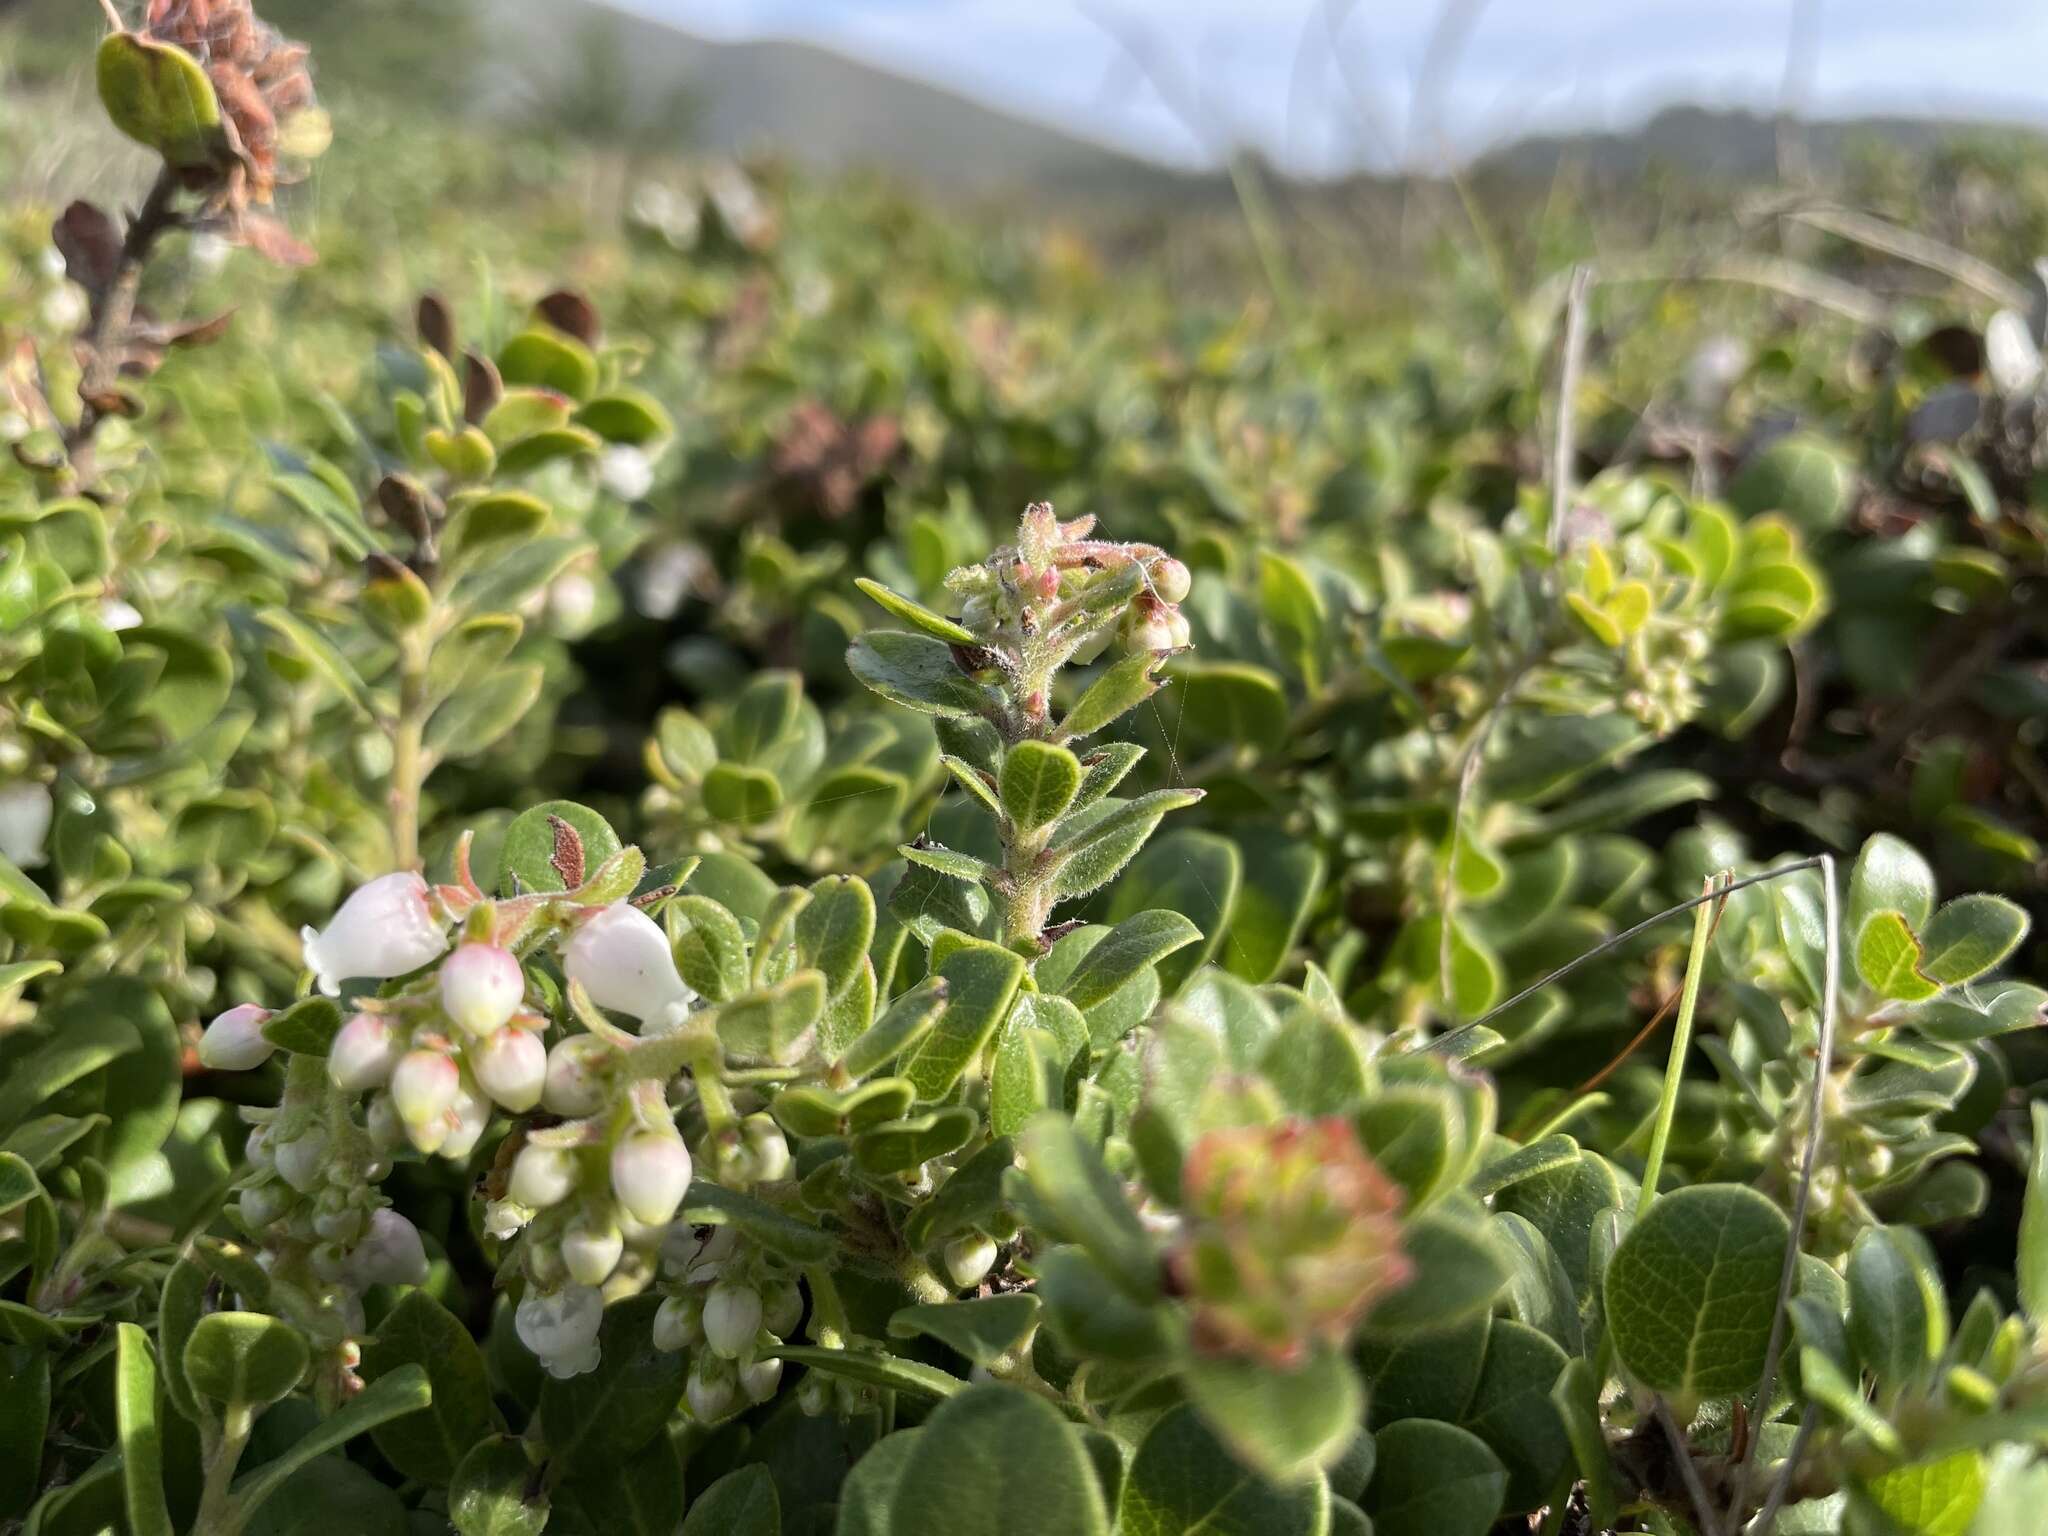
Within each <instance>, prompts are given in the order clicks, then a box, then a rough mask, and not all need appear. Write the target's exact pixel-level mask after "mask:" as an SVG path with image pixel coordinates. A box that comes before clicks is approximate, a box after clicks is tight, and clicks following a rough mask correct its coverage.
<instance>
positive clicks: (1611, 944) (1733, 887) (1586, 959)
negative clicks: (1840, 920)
mask: <svg viewBox="0 0 2048 1536" xmlns="http://www.w3.org/2000/svg"><path fill="white" fill-rule="evenodd" d="M1823 862H1827V855H1826V854H1821V855H1818V856H1816V857H1814V858H1810V859H1797V860H1795V861H1793V862H1792V863H1790V864H1780V865H1778V866H1777V867H1776V868H1774V869H1767V870H1764V871H1763V872H1761V873H1760V874H1754V875H1744V876H1742V878H1741V879H1739V880H1730V881H1728V882H1726V883H1725V884H1724V885H1722V886H1720V887H1719V888H1718V889H1717V890H1712V891H1708V892H1707V893H1706V894H1704V895H1701V896H1691V897H1688V898H1687V899H1686V900H1684V901H1681V902H1679V903H1678V904H1677V905H1676V906H1670V907H1666V908H1665V909H1664V910H1663V911H1662V912H1657V913H1653V914H1652V915H1651V916H1649V917H1646V918H1644V919H1643V920H1642V921H1641V922H1640V923H1637V924H1636V925H1635V926H1634V927H1632V928H1624V929H1623V930H1622V931H1621V932H1620V933H1617V934H1616V935H1614V937H1613V938H1611V939H1602V940H1601V941H1600V942H1599V943H1598V944H1595V945H1594V946H1593V947H1592V948H1591V949H1589V950H1587V951H1586V952H1585V953H1584V954H1582V955H1576V956H1574V957H1573V958H1572V959H1570V960H1567V961H1565V963H1564V964H1563V965H1560V966H1559V967H1558V968H1557V969H1556V970H1554V971H1552V972H1550V974H1549V975H1547V976H1544V977H1542V978H1541V979H1539V980H1537V981H1532V982H1530V983H1529V985H1528V986H1526V987H1524V988H1522V990H1521V991H1519V992H1517V993H1516V994H1515V995H1514V996H1513V997H1511V998H1509V999H1508V1000H1507V1001H1506V1002H1504V1003H1495V1004H1494V1005H1493V1006H1492V1007H1491V1008H1489V1009H1487V1010H1486V1012H1484V1013H1482V1014H1481V1015H1479V1017H1478V1018H1476V1019H1474V1020H1473V1021H1472V1022H1471V1023H1470V1024H1461V1025H1459V1026H1458V1028H1456V1029H1453V1030H1450V1031H1448V1032H1447V1033H1445V1034H1441V1035H1438V1036H1436V1037H1435V1038H1434V1039H1432V1040H1430V1041H1429V1042H1428V1044H1426V1045H1422V1046H1417V1047H1416V1049H1417V1050H1441V1049H1442V1048H1443V1047H1444V1046H1446V1045H1448V1044H1449V1043H1450V1042H1451V1041H1453V1040H1456V1039H1457V1038H1458V1037H1459V1036H1460V1035H1469V1034H1470V1033H1471V1032H1472V1031H1473V1030H1475V1029H1481V1028H1484V1027H1485V1026H1486V1025H1488V1024H1491V1023H1492V1022H1493V1021H1494V1020H1495V1019H1497V1018H1499V1017H1500V1016H1501V1015H1502V1014H1504V1013H1507V1012H1508V1011H1509V1010H1511V1009H1513V1008H1514V1007H1516V1006H1517V1005H1518V1004H1521V1003H1526V1002H1527V1001H1528V1000H1529V999H1530V998H1532V997H1534V996H1535V995H1536V994H1537V993H1538V992H1541V991H1542V990H1543V989H1544V988H1545V987H1547V986H1550V985H1552V984H1553V983H1556V982H1560V981H1563V980H1564V979H1565V977H1567V976H1569V975H1571V974H1572V973H1573V972H1574V971H1576V970H1578V969H1579V968H1580V967H1581V966H1585V965H1590V964H1592V963H1593V962H1594V961H1595V960H1598V959H1599V958H1600V957H1601V956H1602V955H1605V954H1609V953H1611V952H1612V951H1614V950H1616V949H1619V948H1620V947H1621V946H1622V945H1624V944H1626V943H1627V942H1628V941H1629V940H1630V939H1633V938H1636V937H1638V936H1640V935H1642V934H1645V933H1648V932H1649V931H1650V930H1651V929H1652V928H1654V927H1656V926H1657V925H1658V924H1659V923H1661V922H1663V921H1665V920H1666V919H1667V918H1673V917H1677V916H1678V915H1679V914H1681V913H1684V912H1690V911H1692V909H1693V908H1694V907H1699V906H1704V905H1705V904H1706V903H1708V902H1710V901H1716V900H1719V899H1720V898H1722V897H1726V896H1732V895H1733V894H1734V893H1735V892H1737V891H1740V890H1746V889H1747V888H1748V887H1750V886H1752V885H1762V884H1763V883H1764V882H1765V881H1767V880H1779V879H1783V878H1784V877H1785V876H1786V875H1796V874H1798V873H1799V871H1801V870H1802V869H1819V868H1820V867H1821V865H1822V863H1823Z"/></svg>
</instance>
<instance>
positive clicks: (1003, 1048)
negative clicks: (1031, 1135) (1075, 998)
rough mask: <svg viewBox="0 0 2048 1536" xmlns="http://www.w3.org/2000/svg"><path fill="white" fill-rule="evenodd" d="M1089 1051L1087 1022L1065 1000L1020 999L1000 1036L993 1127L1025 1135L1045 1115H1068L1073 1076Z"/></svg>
mask: <svg viewBox="0 0 2048 1536" xmlns="http://www.w3.org/2000/svg"><path fill="white" fill-rule="evenodd" d="M1087 1049H1088V1021H1087V1020H1086V1019H1084V1018H1082V1017H1081V1010H1080V1009H1078V1008H1076V1007H1075V1006H1074V1005H1073V1004H1072V1003H1071V1002H1069V1001H1067V999H1065V998H1064V997H1053V996H1048V995H1046V994H1044V993H1031V992H1027V993H1024V994H1022V995H1020V996H1019V997H1018V999H1017V1002H1016V1005H1015V1006H1014V1007H1013V1008H1011V1010H1010V1016H1009V1017H1008V1018H1007V1019H1005V1020H1004V1021H1003V1025H1002V1028H1001V1030H1000V1031H999V1032H998V1033H997V1035H996V1045H995V1064H994V1066H993V1067H992V1068H991V1070H990V1072H989V1105H988V1113H989V1127H990V1129H992V1130H993V1131H995V1132H996V1134H997V1135H1000V1136H1007V1135H1011V1134H1013V1133H1014V1132H1017V1131H1021V1130H1022V1129H1023V1128H1024V1127H1025V1125H1026V1124H1027V1123H1028V1122H1029V1121H1030V1120H1031V1119H1032V1118H1033V1117H1034V1116H1036V1115H1037V1114H1038V1112H1039V1111H1040V1110H1046V1109H1063V1108H1065V1107H1066V1104H1067V1081H1068V1077H1069V1074H1070V1073H1071V1072H1072V1070H1073V1069H1074V1067H1075V1065H1076V1063H1077V1062H1079V1061H1080V1059H1081V1058H1082V1056H1083V1055H1084V1054H1085V1053H1086V1051H1087Z"/></svg>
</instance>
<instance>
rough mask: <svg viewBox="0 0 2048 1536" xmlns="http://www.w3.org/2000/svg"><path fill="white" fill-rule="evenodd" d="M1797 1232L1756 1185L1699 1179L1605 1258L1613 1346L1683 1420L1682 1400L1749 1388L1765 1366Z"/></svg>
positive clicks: (1668, 1198) (1658, 1206)
mask: <svg viewBox="0 0 2048 1536" xmlns="http://www.w3.org/2000/svg"><path fill="white" fill-rule="evenodd" d="M1790 1231H1791V1228H1790V1224H1789V1223H1788V1222H1787V1221H1786V1220H1785V1215H1784V1213H1783V1212H1782V1211H1780V1210H1779V1209H1778V1208H1777V1207H1776V1206H1775V1205H1773V1204H1772V1203H1771V1202H1770V1201H1769V1200H1767V1199H1765V1198H1764V1197H1763V1196H1762V1195H1760V1194H1758V1193H1757V1192H1756V1191H1755V1190H1753V1189H1750V1188H1748V1187H1746V1186H1743V1185H1736V1184H1696V1185H1693V1186H1692V1187H1690V1188H1687V1189H1680V1190H1675V1191H1673V1192H1672V1193H1670V1194H1668V1195H1665V1196H1663V1197H1662V1198H1661V1199H1659V1200H1658V1201H1657V1202H1656V1203H1655V1204H1654V1205H1652V1206H1651V1207H1650V1209H1649V1212H1648V1214H1646V1215H1645V1216H1644V1217H1643V1218H1642V1220H1640V1221H1638V1222H1637V1223H1636V1224H1635V1225H1634V1226H1633V1227H1631V1228H1630V1229H1629V1232H1628V1235H1627V1236H1625V1237H1624V1238H1623V1239H1622V1240H1621V1246H1620V1247H1619V1248H1617V1249H1616V1250H1615V1254H1614V1257H1613V1258H1612V1259H1611V1260H1610V1261H1609V1262H1608V1265H1607V1274H1606V1277H1605V1282H1604V1283H1605V1297H1606V1309H1607V1321H1608V1326H1609V1328H1610V1329H1611V1330H1612V1334H1613V1339H1614V1347H1615V1351H1616V1353H1617V1354H1618V1355H1619V1356H1620V1358H1621V1362H1622V1364H1623V1365H1625V1366H1626V1367H1627V1368H1628V1370H1629V1372H1630V1374H1631V1375H1633V1376H1635V1377H1636V1378H1637V1379H1638V1380H1640V1381H1641V1382H1642V1383H1643V1384H1644V1385H1646V1386H1648V1387H1651V1388H1654V1389H1655V1390H1656V1391H1659V1392H1662V1393H1663V1394H1664V1395H1665V1396H1667V1397H1669V1398H1671V1399H1673V1400H1674V1402H1675V1403H1677V1404H1678V1405H1679V1417H1680V1418H1681V1420H1682V1419H1683V1418H1684V1417H1685V1416H1686V1412H1687V1409H1686V1407H1685V1405H1688V1404H1693V1403H1697V1402H1700V1401H1702V1400H1704V1399H1707V1398H1714V1397H1732V1396H1735V1395H1736V1394H1738V1393H1742V1392H1747V1391H1748V1390H1749V1389H1750V1388H1751V1387H1753V1386H1755V1385H1756V1382H1757V1379H1758V1377H1760V1376H1761V1375H1762V1374H1763V1368H1764V1354H1765V1350H1766V1348H1767V1347H1768V1345H1769V1341H1770V1332H1771V1315H1772V1313H1773V1312H1774V1311H1775V1310H1776V1304H1777V1293H1778V1275H1779V1271H1780V1270H1781V1269H1782V1268H1783V1267H1784V1262H1785V1245H1786V1243H1787V1242H1788V1241H1789V1240H1790Z"/></svg>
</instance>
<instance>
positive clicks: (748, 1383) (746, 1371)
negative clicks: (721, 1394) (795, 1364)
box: [740, 1356, 782, 1403]
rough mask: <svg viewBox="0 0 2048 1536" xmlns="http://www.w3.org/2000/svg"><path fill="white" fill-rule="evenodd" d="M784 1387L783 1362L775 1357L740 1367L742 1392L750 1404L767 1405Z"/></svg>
mask: <svg viewBox="0 0 2048 1536" xmlns="http://www.w3.org/2000/svg"><path fill="white" fill-rule="evenodd" d="M781 1385H782V1362H781V1361H780V1360H777V1359H775V1358H774V1357H773V1356H769V1357H766V1358H764V1359H760V1360H755V1361H753V1362H751V1363H750V1364H747V1365H743V1366H741V1367H740V1391H742V1392H744V1393H745V1394H746V1396H747V1401H748V1402H750V1403H765V1402H767V1401H768V1399H769V1398H771V1397H773V1396H774V1395H775V1389H776V1388H777V1387H779V1386H781Z"/></svg>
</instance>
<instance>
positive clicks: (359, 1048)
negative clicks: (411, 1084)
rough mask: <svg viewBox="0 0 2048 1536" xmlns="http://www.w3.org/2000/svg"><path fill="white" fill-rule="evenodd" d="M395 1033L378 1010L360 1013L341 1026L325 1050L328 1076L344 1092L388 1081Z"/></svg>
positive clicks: (395, 1051)
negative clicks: (331, 1043)
mask: <svg viewBox="0 0 2048 1536" xmlns="http://www.w3.org/2000/svg"><path fill="white" fill-rule="evenodd" d="M397 1065H398V1032H397V1031H396V1030H394V1029H393V1028H392V1027H391V1021H390V1020H389V1019H387V1018H385V1017H384V1016H383V1015H382V1014H381V1013H359V1014H357V1015H355V1016H354V1017H353V1018H351V1019H350V1020H349V1021H348V1022H347V1023H346V1024H344V1025H342V1026H341V1031H340V1033H339V1034H337V1035H336V1036H335V1037H334V1044H333V1045H331V1046H329V1047H328V1050H327V1076H328V1077H329V1078H330V1079H331V1080H332V1081H333V1083H334V1086H335V1087H337V1088H339V1089H340V1090H341V1091H342V1092H343V1093H367V1092H368V1091H369V1090H370V1089H372V1088H382V1087H383V1086H384V1085H385V1084H386V1083H388V1082H390V1081H391V1069H392V1068H393V1067H395V1066H397Z"/></svg>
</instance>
